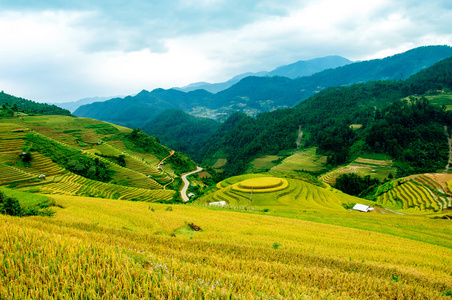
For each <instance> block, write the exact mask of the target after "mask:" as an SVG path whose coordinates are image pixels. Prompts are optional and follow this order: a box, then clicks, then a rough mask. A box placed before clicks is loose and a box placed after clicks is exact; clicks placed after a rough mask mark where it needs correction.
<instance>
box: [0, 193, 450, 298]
mask: <svg viewBox="0 0 452 300" xmlns="http://www.w3.org/2000/svg"><path fill="white" fill-rule="evenodd" d="M313 197H316V195H315V194H313ZM54 198H55V201H56V203H57V204H59V205H60V206H61V207H64V208H55V209H56V214H55V215H54V217H52V218H42V217H31V218H13V217H8V216H3V215H0V245H2V262H3V263H2V264H0V274H2V280H0V290H1V291H2V296H3V298H5V299H33V298H34V299H50V298H58V299H153V298H155V299H338V300H341V299H414V300H418V299H439V300H443V299H444V300H446V299H450V296H448V293H449V291H451V290H452V279H451V274H450V266H451V265H452V251H451V248H450V247H451V240H452V239H451V231H450V225H449V223H445V222H444V220H423V219H421V218H419V217H417V218H416V217H409V216H398V215H392V216H387V215H376V214H373V215H372V214H358V213H352V212H348V211H345V210H344V211H343V212H339V211H334V212H333V213H331V211H328V212H327V213H321V212H319V213H314V212H313V213H312V214H311V215H312V216H313V217H314V216H319V217H323V218H325V220H329V219H338V220H342V222H344V223H347V222H350V224H353V222H354V221H356V219H358V220H359V223H362V224H363V227H365V228H373V227H375V224H378V225H379V226H378V227H379V228H380V230H381V231H382V232H378V231H370V230H363V229H357V228H351V227H347V226H345V225H344V226H338V225H330V224H322V223H321V222H311V221H306V220H297V219H294V218H282V217H277V216H265V215H257V214H247V213H239V212H234V211H225V210H222V209H220V208H214V209H208V208H204V207H193V206H188V205H180V206H179V205H177V206H176V205H173V206H172V208H173V209H172V210H168V208H169V206H168V205H160V204H152V208H153V210H150V209H149V203H142V202H125V201H114V200H108V199H103V200H102V201H100V200H99V199H96V198H86V197H70V196H58V195H55V196H54ZM336 215H338V217H337V218H336V217H335V216H336ZM187 223H194V224H196V225H198V226H199V227H200V228H201V229H202V230H200V231H197V232H194V231H190V230H189V229H187V225H186V224H187ZM398 227H401V228H400V229H399V228H398ZM182 229H184V230H182ZM397 230H400V232H401V233H404V234H408V236H407V237H400V236H397V234H390V233H386V231H390V232H394V233H398V231H397ZM432 232H434V233H436V234H434V235H432V234H431V233H432ZM418 236H422V237H424V236H426V237H429V238H430V239H432V238H433V240H432V241H431V242H426V241H425V240H423V238H422V239H421V240H416V237H418ZM30 287H33V288H30Z"/></svg>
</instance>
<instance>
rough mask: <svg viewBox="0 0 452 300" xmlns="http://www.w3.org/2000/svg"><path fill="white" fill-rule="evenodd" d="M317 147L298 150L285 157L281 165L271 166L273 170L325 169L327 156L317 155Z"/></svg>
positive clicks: (314, 170)
mask: <svg viewBox="0 0 452 300" xmlns="http://www.w3.org/2000/svg"><path fill="white" fill-rule="evenodd" d="M315 152H316V148H308V149H305V150H301V151H297V152H295V153H294V154H293V155H291V156H289V157H287V158H286V159H284V160H283V161H282V162H281V163H280V164H279V165H277V166H275V167H273V168H271V170H270V171H271V172H293V171H297V170H298V171H301V170H305V171H311V172H318V171H321V170H323V169H324V165H325V163H326V157H323V156H320V155H317V154H316V153H315Z"/></svg>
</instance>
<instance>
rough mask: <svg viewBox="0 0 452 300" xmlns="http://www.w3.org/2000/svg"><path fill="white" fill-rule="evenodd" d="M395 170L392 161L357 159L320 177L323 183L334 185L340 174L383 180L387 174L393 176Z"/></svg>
mask: <svg viewBox="0 0 452 300" xmlns="http://www.w3.org/2000/svg"><path fill="white" fill-rule="evenodd" d="M395 171H396V169H395V168H394V167H393V166H392V161H391V160H387V159H369V158H362V157H358V158H357V159H355V160H354V161H353V162H352V163H350V164H348V165H346V166H341V167H339V168H337V169H334V170H332V171H330V172H328V173H326V174H323V175H322V176H321V177H320V180H322V181H323V182H325V183H328V184H330V185H335V184H336V178H337V177H339V176H340V175H341V174H349V173H356V174H358V175H359V176H366V175H370V176H371V177H372V178H377V179H379V180H384V179H385V178H387V177H388V176H389V174H391V173H392V174H393V175H394V174H395Z"/></svg>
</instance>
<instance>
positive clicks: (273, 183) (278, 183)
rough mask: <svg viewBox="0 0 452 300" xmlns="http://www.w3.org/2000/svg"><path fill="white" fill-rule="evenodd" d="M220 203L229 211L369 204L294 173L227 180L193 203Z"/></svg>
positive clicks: (329, 208)
mask: <svg viewBox="0 0 452 300" xmlns="http://www.w3.org/2000/svg"><path fill="white" fill-rule="evenodd" d="M221 201H224V202H226V204H227V205H228V206H230V207H242V208H248V209H253V208H256V207H258V208H268V207H273V208H274V207H279V208H290V209H293V208H302V209H327V210H344V205H346V206H347V205H351V204H354V203H357V202H360V203H371V201H367V200H364V199H359V198H356V197H353V196H349V195H347V194H344V193H342V192H340V191H338V190H336V189H333V188H331V187H329V186H328V185H324V184H322V183H321V182H318V181H317V180H315V179H314V178H311V177H309V178H306V177H303V176H300V175H298V174H296V173H263V174H249V175H239V176H234V177H230V178H228V179H225V180H223V181H221V182H219V183H218V184H217V186H216V189H215V190H213V191H211V192H210V193H208V194H206V195H205V196H204V197H201V198H200V199H199V200H198V201H197V203H199V204H208V203H212V202H221Z"/></svg>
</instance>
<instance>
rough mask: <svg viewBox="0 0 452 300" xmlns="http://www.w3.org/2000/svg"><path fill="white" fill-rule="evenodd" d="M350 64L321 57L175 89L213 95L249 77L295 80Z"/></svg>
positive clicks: (347, 61) (341, 59)
mask: <svg viewBox="0 0 452 300" xmlns="http://www.w3.org/2000/svg"><path fill="white" fill-rule="evenodd" d="M350 63H352V61H350V60H348V59H346V58H344V57H341V56H337V55H332V56H326V57H321V58H314V59H311V60H299V61H297V62H295V63H293V64H289V65H285V66H280V67H278V68H276V69H274V70H273V71H270V72H266V71H262V72H256V73H253V72H247V73H243V74H240V75H237V76H234V77H233V78H231V79H230V80H228V81H226V82H221V83H207V82H197V83H192V84H189V85H187V86H185V87H182V88H175V89H177V90H180V91H183V92H190V91H194V90H198V89H203V90H206V91H208V92H211V93H218V92H220V91H222V90H225V89H227V88H229V87H231V86H233V85H234V84H236V83H237V82H239V81H240V80H242V79H243V78H245V77H249V76H257V77H262V76H268V77H273V76H282V77H287V78H291V79H295V78H297V77H302V76H309V75H312V74H315V73H318V72H321V71H323V70H326V69H334V68H337V67H341V66H344V65H348V64H350Z"/></svg>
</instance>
